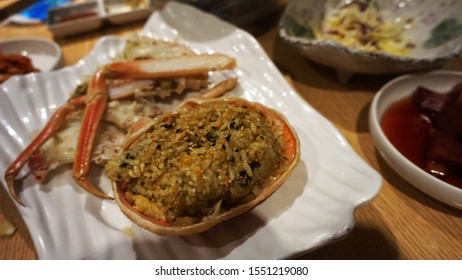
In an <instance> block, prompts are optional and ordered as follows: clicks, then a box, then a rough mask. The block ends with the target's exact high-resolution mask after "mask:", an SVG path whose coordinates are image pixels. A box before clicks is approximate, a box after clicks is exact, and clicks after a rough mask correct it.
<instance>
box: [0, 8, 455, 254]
mask: <svg viewBox="0 0 462 280" xmlns="http://www.w3.org/2000/svg"><path fill="white" fill-rule="evenodd" d="M278 16H280V13H278V14H276V15H273V16H272V17H271V18H267V19H265V20H264V22H263V23H259V24H257V25H254V26H248V27H246V28H247V29H248V30H249V31H250V32H251V33H253V34H254V35H255V37H256V38H257V40H258V41H259V42H260V43H261V45H262V46H263V48H264V49H265V51H266V52H267V53H268V55H269V56H270V57H271V58H272V59H273V61H274V62H275V64H276V65H277V67H278V68H279V70H280V71H281V72H282V73H283V74H284V75H286V76H287V77H289V78H290V79H291V81H292V83H293V86H294V87H295V89H296V90H297V92H298V93H299V94H300V95H301V96H302V97H303V99H304V100H306V102H308V103H309V104H311V106H313V107H314V108H315V109H316V110H317V111H319V112H320V113H321V114H322V115H323V116H325V117H326V118H327V119H328V120H329V121H331V122H332V123H333V124H334V125H335V126H336V127H337V128H338V129H339V130H340V132H341V133H343V135H344V136H345V137H346V139H347V140H348V142H349V143H350V144H351V146H352V147H353V149H354V150H355V151H356V152H357V153H358V154H359V155H360V156H361V157H362V158H363V159H364V160H365V161H366V162H367V163H368V164H370V165H371V166H372V167H373V168H374V169H375V170H377V171H378V172H379V173H380V174H381V175H382V177H383V186H382V190H381V191H380V193H379V194H378V196H377V197H376V198H375V199H374V200H373V201H372V202H371V203H370V204H368V205H365V206H362V207H360V208H359V209H357V210H356V211H355V214H354V216H355V220H356V226H355V228H354V229H353V231H352V232H351V233H350V234H349V235H347V236H345V237H344V238H343V239H342V240H336V241H335V242H333V243H331V244H329V245H327V246H324V247H321V248H319V249H317V250H315V251H313V252H310V253H307V254H306V255H303V256H300V257H299V258H301V259H359V260H361V259H372V260H383V259H430V260H433V259H436V260H440V259H442V260H447V259H462V210H457V209H455V208H451V207H450V206H447V205H445V204H443V203H440V202H438V201H436V200H434V199H433V198H431V197H429V196H427V195H425V194H423V193H422V192H420V191H418V190H417V189H416V188H414V187H413V186H412V185H410V184H409V183H407V182H406V181H405V180H404V179H403V178H402V177H400V176H399V175H398V174H397V173H396V172H395V171H393V170H392V169H391V167H390V166H389V165H388V164H387V163H386V162H385V161H384V160H383V159H382V158H381V156H380V155H379V154H378V152H377V150H376V148H375V146H374V143H373V140H372V137H371V134H370V131H369V127H368V122H367V116H368V112H369V107H370V104H371V100H372V98H373V97H374V94H375V92H376V91H377V90H378V89H379V88H380V87H381V86H382V85H384V84H385V83H386V82H387V81H389V80H390V79H392V78H394V76H393V75H387V76H367V75H358V76H354V77H353V78H352V79H351V81H350V82H349V83H348V84H347V85H342V84H340V83H338V82H337V79H336V75H335V73H334V71H333V70H331V69H329V68H327V67H324V66H320V65H317V64H315V63H312V62H309V61H307V60H306V59H304V58H303V57H301V56H300V55H299V54H298V53H297V52H295V51H294V50H293V49H292V48H291V47H290V46H287V45H286V44H285V43H283V42H281V41H280V40H278V39H277V30H276V27H277V26H276V24H277V20H278ZM143 25H144V22H136V23H132V24H127V25H123V26H119V27H115V26H112V25H110V24H104V25H103V27H102V28H101V29H99V30H98V31H96V32H91V33H88V34H85V35H77V36H73V37H69V38H54V37H53V35H52V34H51V33H50V32H49V31H48V29H47V27H46V26H44V25H42V24H39V25H33V26H18V25H5V26H1V27H0V39H7V38H13V37H20V36H31V35H34V36H39V37H44V38H48V39H52V40H55V41H56V42H57V43H58V44H59V45H60V46H61V48H62V51H63V54H64V65H73V64H74V63H76V62H77V61H78V60H79V59H81V58H83V57H84V56H85V55H87V53H88V52H89V51H90V50H91V49H92V48H93V46H94V45H95V43H96V42H97V40H98V39H99V38H101V37H102V36H105V35H117V36H128V35H130V34H132V33H134V32H137V31H139V30H140V29H141V28H142V27H143ZM443 68H444V69H451V70H459V71H462V58H460V57H459V58H455V59H453V60H452V61H450V62H449V63H447V64H446V65H445V66H444V67H443ZM5 219H7V220H9V221H11V222H12V223H13V224H14V225H15V226H16V228H17V230H16V232H15V233H14V234H13V235H11V236H8V237H1V238H0V259H14V260H24V259H37V253H36V251H35V248H34V245H33V243H32V239H31V236H30V233H29V232H28V230H27V228H26V226H25V224H24V222H23V220H22V218H21V216H20V215H19V212H18V211H17V209H16V206H15V205H14V204H13V202H12V201H11V200H10V198H9V197H8V195H7V194H6V192H5V191H4V189H3V188H2V187H0V223H2V222H3V221H5ZM300 222H303V221H300Z"/></svg>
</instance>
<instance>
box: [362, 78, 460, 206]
mask: <svg viewBox="0 0 462 280" xmlns="http://www.w3.org/2000/svg"><path fill="white" fill-rule="evenodd" d="M460 83H462V73H461V72H455V71H434V72H430V73H426V74H419V75H405V76H401V77H399V78H396V79H394V80H392V81H391V82H389V83H388V84H386V85H385V86H383V87H382V88H381V89H380V90H379V91H378V92H377V94H376V95H375V96H374V99H373V101H372V104H371V108H370V111H369V127H370V131H371V134H372V137H373V139H374V142H375V145H376V147H377V149H378V151H379V152H380V154H381V155H382V156H383V158H384V159H385V160H386V161H387V162H388V164H389V165H390V167H391V168H393V169H394V170H395V171H396V172H397V173H398V174H400V175H401V176H402V177H403V178H405V179H406V180H407V181H408V182H409V183H411V184H412V185H414V186H415V187H416V188H418V189H420V190H421V191H423V192H424V193H426V194H428V195H430V196H432V197H433V198H436V199H437V200H440V201H442V202H444V203H446V204H449V205H451V206H453V207H456V208H459V209H462V187H461V186H462V178H450V179H456V180H455V181H453V182H454V183H456V184H455V185H458V187H457V186H455V185H453V184H449V183H447V182H445V181H443V179H444V180H446V178H442V179H439V178H436V177H435V176H433V175H430V173H428V172H426V171H424V169H423V168H421V167H419V166H418V165H417V164H414V163H413V162H415V161H416V160H415V159H414V158H413V159H411V160H410V159H409V158H411V157H409V154H412V153H413V152H411V153H410V152H409V151H405V152H406V154H407V156H405V155H404V153H402V152H400V151H399V149H397V148H396V146H395V145H394V144H392V141H390V139H391V138H389V137H387V135H391V134H390V132H388V133H385V132H387V129H386V128H385V127H384V126H383V119H384V116H385V114H389V113H387V112H389V111H387V110H389V109H390V108H391V106H393V104H397V103H396V102H397V101H402V100H404V99H405V98H408V97H410V96H411V95H412V94H413V93H414V92H415V91H416V89H417V88H418V87H421V88H425V89H428V90H429V91H435V92H438V93H447V92H448V91H450V90H451V89H452V88H453V87H454V86H455V85H457V84H460ZM460 91H462V89H460V86H459V93H462V92H460ZM409 101H410V99H409ZM409 103H410V104H409V105H411V102H409ZM427 104H428V103H427ZM399 106H400V107H401V108H399V111H400V112H399V113H400V114H401V115H400V116H398V115H397V114H395V116H394V117H395V118H394V119H393V121H394V126H395V128H396V130H395V131H394V132H393V133H395V134H396V133H400V132H402V133H401V135H396V137H401V138H408V139H409V136H412V135H411V133H414V132H412V131H411V130H415V131H416V133H419V134H424V136H425V137H427V136H426V135H425V134H426V132H423V130H424V128H423V127H422V124H419V123H418V122H416V121H413V123H414V125H415V126H418V127H415V128H413V129H409V130H407V131H406V130H405V131H403V130H402V129H401V130H399V128H398V127H397V125H398V123H397V122H403V119H402V117H403V115H404V114H409V113H407V112H403V109H404V108H407V107H403V106H407V105H406V104H405V103H400V104H399ZM395 108H396V107H395ZM460 114H462V112H459V118H460V117H461V116H460ZM397 117H399V119H398V118H397ZM454 122H455V121H454ZM384 128H385V129H384ZM396 137H395V138H396ZM417 138H418V137H411V138H410V139H409V140H410V141H411V142H412V143H411V144H413V145H414V147H413V149H415V148H416V147H418V146H421V147H422V146H423V147H422V148H423V149H427V150H428V149H429V146H430V144H429V143H428V142H429V141H428V140H424V141H427V142H424V143H426V144H425V145H419V142H420V141H419V139H417ZM403 141H405V140H403ZM459 142H460V141H459ZM443 148H444V149H443V150H446V149H447V148H449V147H447V146H445V147H443ZM417 149H420V148H417ZM402 151H404V150H402ZM422 152H423V151H422ZM440 153H441V152H440ZM422 157H424V155H423V154H422ZM422 160H423V161H425V160H428V158H427V159H425V158H423V159H422ZM417 161H420V159H417ZM458 173H460V170H459V172H458ZM440 175H441V174H438V176H440Z"/></svg>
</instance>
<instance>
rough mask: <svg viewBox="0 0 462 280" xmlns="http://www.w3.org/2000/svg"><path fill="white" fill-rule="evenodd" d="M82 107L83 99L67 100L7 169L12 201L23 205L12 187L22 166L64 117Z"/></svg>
mask: <svg viewBox="0 0 462 280" xmlns="http://www.w3.org/2000/svg"><path fill="white" fill-rule="evenodd" d="M83 105H84V98H83V97H78V98H74V99H71V100H69V101H68V102H67V103H66V104H64V105H63V106H62V107H61V108H59V109H58V110H57V111H56V112H55V113H53V115H52V116H51V118H50V120H49V121H48V123H47V124H46V126H45V127H44V128H43V130H42V131H41V132H40V133H39V134H38V135H37V136H36V137H35V139H34V140H32V142H31V143H30V144H29V146H27V148H26V149H24V151H23V152H22V153H21V154H20V155H19V156H18V158H16V160H15V161H14V162H13V163H12V164H11V165H10V166H9V167H8V169H7V170H6V172H5V181H6V184H7V186H8V191H9V192H10V194H11V195H12V196H13V198H14V200H15V201H16V202H18V203H19V204H21V205H23V206H24V204H23V203H22V201H21V199H20V198H19V196H18V195H17V193H16V190H15V187H14V178H15V177H16V176H17V175H18V174H19V172H20V171H21V169H22V168H23V167H24V165H25V164H26V163H27V162H28V161H29V159H30V158H31V157H32V155H33V154H34V153H35V152H36V151H38V150H39V149H40V147H42V146H43V144H45V142H47V141H48V139H50V138H51V137H52V136H53V135H55V134H56V132H57V131H58V130H59V129H60V128H61V127H62V126H63V125H64V124H65V123H66V116H67V115H68V114H69V113H71V112H73V111H76V110H78V109H80V108H82V107H83Z"/></svg>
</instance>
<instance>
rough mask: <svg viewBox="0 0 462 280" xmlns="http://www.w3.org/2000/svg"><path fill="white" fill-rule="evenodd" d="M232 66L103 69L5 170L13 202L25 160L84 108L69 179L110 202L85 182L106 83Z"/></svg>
mask: <svg viewBox="0 0 462 280" xmlns="http://www.w3.org/2000/svg"><path fill="white" fill-rule="evenodd" d="M235 66H236V61H235V60H234V59H233V58H231V57H228V56H226V55H222V54H211V55H207V54H203V55H185V56H179V57H168V58H158V59H144V60H137V61H131V62H117V63H112V64H108V65H106V66H104V67H103V68H101V69H100V70H99V71H97V72H96V73H95V74H94V76H93V77H92V80H91V82H90V85H89V87H88V90H87V93H86V95H83V96H80V97H76V98H73V99H70V100H69V101H68V102H67V103H66V104H65V105H63V106H62V107H61V108H59V109H58V110H57V111H56V112H55V113H54V114H53V115H52V117H51V119H50V120H49V121H48V123H47V124H46V126H45V128H44V129H43V130H42V131H41V132H40V133H39V134H38V135H37V137H36V138H35V139H34V140H33V141H32V142H31V144H30V145H29V146H28V147H27V148H26V149H25V150H24V151H23V152H22V153H21V154H20V155H19V156H18V158H17V159H16V160H15V161H14V162H13V163H12V164H11V165H10V166H9V167H8V169H7V170H6V172H5V181H6V183H7V186H8V190H9V192H10V193H11V195H12V197H13V199H14V200H15V201H16V202H18V203H19V204H21V205H24V204H23V202H22V201H21V199H20V198H19V196H18V194H17V193H16V189H15V177H16V176H17V175H18V174H19V172H20V171H21V169H22V168H23V167H24V165H25V164H26V163H27V162H28V161H29V159H30V158H31V157H33V155H34V153H36V152H37V151H38V150H39V149H40V147H41V146H43V145H44V143H45V142H46V141H47V140H49V139H50V138H51V137H52V136H53V135H54V134H55V133H56V132H57V131H58V130H59V129H60V128H61V127H62V126H63V125H64V124H65V122H66V116H67V115H69V114H70V113H71V112H74V111H76V110H79V109H82V108H84V116H83V120H82V125H81V128H80V134H79V137H78V143H77V148H76V153H75V159H74V167H73V177H74V179H75V180H76V181H77V183H78V184H79V185H80V186H81V187H82V188H83V189H85V190H87V191H88V192H90V193H91V194H93V195H96V196H98V197H101V198H104V199H110V198H112V197H110V196H108V195H106V194H104V193H103V192H101V191H100V190H99V189H98V188H96V187H95V186H94V185H93V184H92V183H91V182H90V180H89V179H88V172H89V168H90V161H91V160H90V158H91V154H92V150H93V146H94V139H95V136H96V134H97V131H98V127H99V123H100V121H101V119H102V116H103V114H104V112H105V110H106V106H107V104H108V100H109V98H110V97H109V96H108V90H107V86H106V80H107V79H156V78H166V77H178V76H188V75H201V74H206V73H208V72H209V71H216V70H229V69H233V68H234V67H235ZM235 85H236V81H235V80H232V79H231V80H230V81H227V82H224V83H222V84H219V85H218V87H216V88H212V89H211V91H210V92H208V94H209V96H216V95H217V94H218V95H219V94H220V93H221V94H222V93H223V92H224V91H226V90H229V89H230V88H233V87H234V86H235ZM124 97H126V96H124ZM111 98H117V97H111ZM38 168H40V166H38Z"/></svg>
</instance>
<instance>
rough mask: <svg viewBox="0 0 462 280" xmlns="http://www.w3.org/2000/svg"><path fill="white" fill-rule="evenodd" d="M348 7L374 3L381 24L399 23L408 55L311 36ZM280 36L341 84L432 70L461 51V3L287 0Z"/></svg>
mask: <svg viewBox="0 0 462 280" xmlns="http://www.w3.org/2000/svg"><path fill="white" fill-rule="evenodd" d="M352 3H356V4H361V5H373V7H374V8H375V9H377V11H378V13H379V15H380V17H381V18H382V19H384V21H385V22H404V23H405V24H404V25H403V26H404V27H405V28H404V30H403V37H405V38H407V40H409V42H410V45H412V47H411V48H410V50H409V54H408V55H407V56H398V55H394V54H391V53H387V52H368V51H364V50H360V49H353V48H349V47H347V46H345V45H343V44H341V43H339V42H338V41H334V40H324V39H318V38H316V35H315V34H316V33H317V32H318V30H321V25H322V22H323V20H324V18H325V16H326V15H329V14H332V12H333V11H334V10H337V9H339V8H340V7H342V6H345V5H349V4H352ZM279 36H280V37H281V38H282V39H283V40H285V41H287V42H289V43H290V44H293V45H294V46H295V47H296V48H297V49H298V50H299V51H300V52H301V53H302V54H303V55H305V56H306V57H307V58H309V59H311V60H313V61H315V62H317V63H320V64H324V65H327V66H330V67H332V68H334V69H336V70H337V72H338V73H339V78H340V80H341V81H347V80H348V78H349V77H350V76H351V75H352V74H354V73H362V74H389V73H403V72H410V71H416V70H424V69H432V68H436V67H438V66H441V65H442V64H444V63H445V62H446V61H447V60H449V59H451V58H453V57H455V56H456V55H457V54H459V53H460V52H461V50H462V1H454V0H441V1H430V0H421V1H416V0H385V1H384V0H381V1H378V0H362V1H359V0H326V1H315V0H292V1H291V2H289V4H288V6H287V8H286V10H285V12H284V15H283V17H282V19H281V21H280V24H279Z"/></svg>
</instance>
